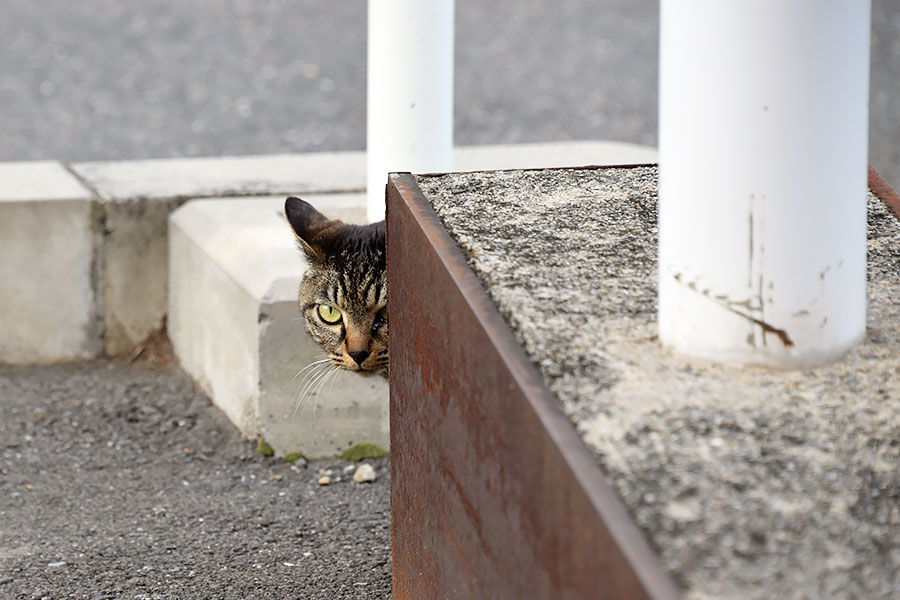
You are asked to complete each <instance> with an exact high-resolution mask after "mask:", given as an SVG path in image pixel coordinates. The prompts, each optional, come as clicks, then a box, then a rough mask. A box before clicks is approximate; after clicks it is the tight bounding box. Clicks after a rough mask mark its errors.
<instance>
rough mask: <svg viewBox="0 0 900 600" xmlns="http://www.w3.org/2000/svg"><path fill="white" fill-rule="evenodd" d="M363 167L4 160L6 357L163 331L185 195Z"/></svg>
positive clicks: (463, 163) (0, 320)
mask: <svg viewBox="0 0 900 600" xmlns="http://www.w3.org/2000/svg"><path fill="white" fill-rule="evenodd" d="M655 160H656V151H655V149H653V148H648V147H645V146H637V145H634V144H625V143H618V142H591V141H587V142H584V141H581V142H563V143H550V144H520V145H511V146H473V147H461V148H457V149H456V150H455V151H454V170H457V171H468V170H484V169H502V168H531V167H546V166H550V165H553V166H582V165H585V164H622V163H626V162H653V161H655ZM365 169H366V164H365V153H364V152H330V153H316V154H296V155H273V156H253V157H223V158H185V159H156V160H138V161H110V162H84V163H73V164H63V163H59V162H52V161H50V162H25V163H5V164H0V227H3V229H2V232H0V233H2V234H3V235H2V238H0V244H3V246H2V248H0V249H2V250H3V252H2V254H0V274H2V275H4V277H3V280H2V281H3V283H2V287H0V298H2V299H3V302H2V304H3V305H5V306H8V307H12V306H19V307H23V306H24V307H27V310H25V309H22V308H19V309H17V310H6V311H4V312H3V314H2V315H0V361H4V362H9V363H45V362H55V361H61V360H72V359H79V358H89V357H92V356H99V355H102V354H106V355H109V356H115V355H121V354H127V353H128V352H131V351H132V350H133V349H134V348H136V347H138V346H139V345H140V344H141V343H142V342H143V341H144V340H145V339H146V338H147V337H148V336H149V335H151V334H153V333H154V332H155V331H157V330H158V329H159V328H160V326H161V325H162V323H163V320H164V318H165V315H166V312H167V292H166V290H167V282H166V279H167V264H168V245H167V239H166V236H167V218H168V215H169V214H170V213H171V212H172V211H174V210H175V209H176V208H178V207H179V206H181V205H182V204H183V203H184V202H186V201H188V200H190V199H194V198H216V197H219V198H222V197H245V196H265V195H270V196H275V195H278V196H281V195H288V194H297V195H302V194H313V193H346V192H360V191H362V190H363V189H364V187H365V180H366V175H365ZM61 203H62V204H66V205H67V206H68V210H69V211H70V214H68V216H64V211H61V210H60V207H61V206H62V204H61ZM76 205H77V206H78V207H80V208H77V209H76V208H75V206H76ZM71 211H74V213H73V212H71ZM49 215H54V217H53V218H50V216H49ZM28 223H31V225H30V226H29V225H28ZM52 223H57V224H58V226H57V227H56V228H54V227H52V226H51V224H52ZM40 224H43V225H40ZM51 239H52V243H50V242H49V240H51ZM51 266H55V269H56V270H53V269H51V268H50V267H51ZM24 273H42V274H44V276H43V277H34V278H30V277H23V276H22V274H24ZM63 274H64V275H65V276H62V275H63ZM60 307H66V310H60Z"/></svg>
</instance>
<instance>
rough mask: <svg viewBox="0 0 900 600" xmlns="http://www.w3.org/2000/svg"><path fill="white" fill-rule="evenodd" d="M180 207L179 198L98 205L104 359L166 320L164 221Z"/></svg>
mask: <svg viewBox="0 0 900 600" xmlns="http://www.w3.org/2000/svg"><path fill="white" fill-rule="evenodd" d="M181 204H183V200H181V199H172V198H162V199H157V198H147V197H144V196H138V197H135V198H133V199H131V200H128V201H125V200H123V201H114V202H103V204H102V210H103V213H104V218H105V221H104V222H105V227H104V236H103V240H102V254H103V263H104V268H103V273H104V277H103V292H104V297H105V302H104V306H103V307H102V310H103V318H104V322H105V333H104V351H105V353H106V354H107V355H108V356H117V355H120V354H127V353H128V352H131V351H132V350H133V349H134V348H135V347H136V346H138V345H140V343H141V342H143V341H144V340H145V339H146V338H147V337H148V336H149V335H150V334H152V333H154V332H155V331H157V330H159V329H160V327H162V325H163V322H164V321H165V317H166V311H167V310H168V255H169V246H168V241H167V236H168V218H169V214H170V213H171V212H172V211H173V210H175V209H176V208H178V207H179V206H181Z"/></svg>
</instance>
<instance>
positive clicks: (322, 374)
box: [294, 365, 334, 418]
mask: <svg viewBox="0 0 900 600" xmlns="http://www.w3.org/2000/svg"><path fill="white" fill-rule="evenodd" d="M333 368H334V367H333V366H332V365H325V367H324V368H323V369H321V370H318V371H316V372H315V375H314V376H313V377H311V378H310V380H309V381H308V382H307V383H306V385H305V386H304V387H303V391H302V392H300V398H299V399H298V401H297V405H296V407H295V408H294V414H295V415H296V413H297V408H299V407H300V405H302V404H305V403H306V402H308V401H309V400H311V399H312V397H313V395H314V393H313V390H314V389H315V388H316V386H317V384H319V382H321V381H323V380H324V379H325V378H326V377H327V376H328V375H330V374H331V370H332V369H333ZM313 417H314V418H315V415H313Z"/></svg>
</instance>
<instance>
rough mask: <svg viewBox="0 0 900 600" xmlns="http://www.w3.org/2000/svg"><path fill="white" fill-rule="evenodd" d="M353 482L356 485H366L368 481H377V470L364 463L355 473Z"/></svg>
mask: <svg viewBox="0 0 900 600" xmlns="http://www.w3.org/2000/svg"><path fill="white" fill-rule="evenodd" d="M353 481H355V482H356V483H364V482H367V481H375V469H373V468H372V465H370V464H368V463H363V464H361V465H359V466H358V467H357V468H356V472H355V473H353Z"/></svg>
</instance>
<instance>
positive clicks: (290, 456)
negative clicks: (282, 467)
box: [284, 452, 306, 464]
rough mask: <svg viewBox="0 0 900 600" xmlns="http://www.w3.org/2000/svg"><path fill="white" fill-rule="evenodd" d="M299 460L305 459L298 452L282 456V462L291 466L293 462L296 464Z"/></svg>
mask: <svg viewBox="0 0 900 600" xmlns="http://www.w3.org/2000/svg"><path fill="white" fill-rule="evenodd" d="M301 458H306V457H305V456H303V455H302V454H300V453H299V452H291V453H290V454H285V455H284V461H285V462H288V463H291V464H294V463H295V462H297V461H298V460H300V459H301Z"/></svg>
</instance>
